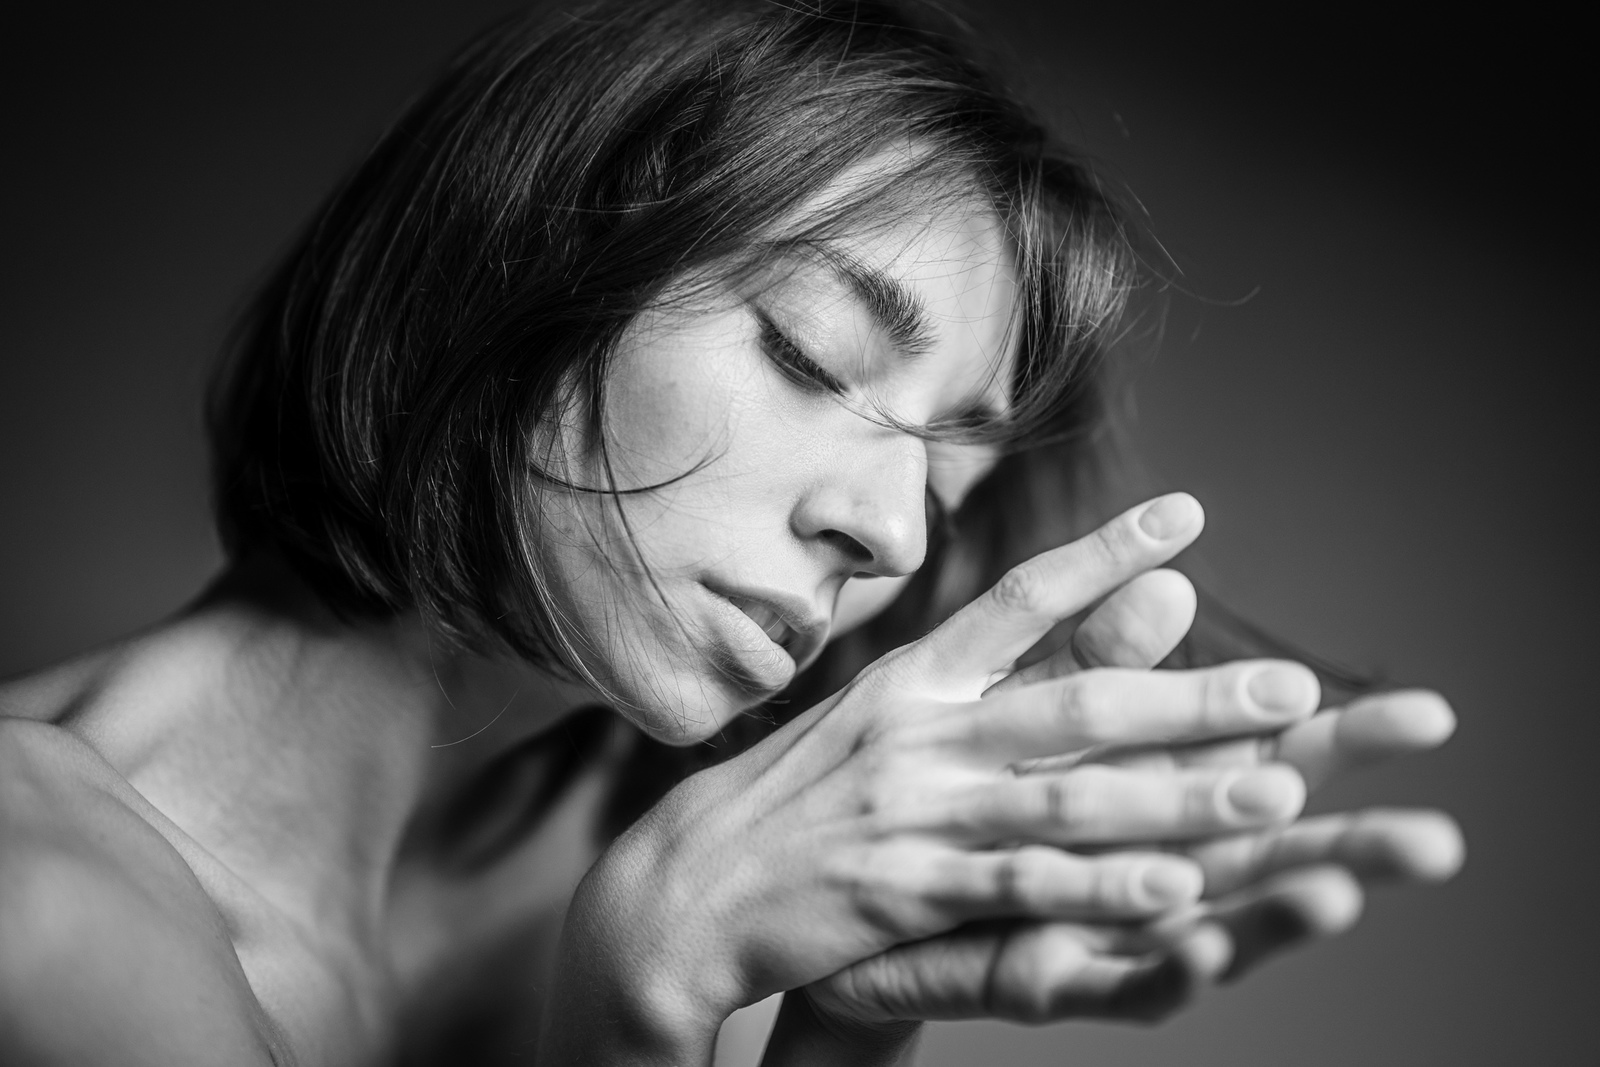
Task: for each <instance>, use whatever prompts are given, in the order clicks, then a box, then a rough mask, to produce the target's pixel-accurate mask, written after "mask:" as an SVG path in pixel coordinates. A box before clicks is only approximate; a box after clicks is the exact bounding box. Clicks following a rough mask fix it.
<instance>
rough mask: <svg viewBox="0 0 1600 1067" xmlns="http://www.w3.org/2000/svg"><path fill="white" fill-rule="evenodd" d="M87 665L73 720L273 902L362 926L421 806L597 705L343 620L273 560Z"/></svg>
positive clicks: (318, 918) (394, 624) (67, 720)
mask: <svg viewBox="0 0 1600 1067" xmlns="http://www.w3.org/2000/svg"><path fill="white" fill-rule="evenodd" d="M82 674H83V678H82V684H81V685H79V686H76V687H75V688H77V689H78V690H79V691H78V692H77V693H76V694H75V697H74V699H72V700H71V701H69V702H67V703H66V704H65V705H64V710H63V712H62V713H61V714H60V715H59V719H60V721H61V724H62V725H63V726H66V727H68V728H69V729H73V730H75V731H76V732H78V733H80V735H82V736H83V737H84V738H85V739H86V740H88V741H89V742H90V743H91V744H92V745H94V746H95V747H96V748H97V749H98V750H99V751H100V752H101V754H102V755H104V756H105V757H106V758H107V759H108V760H109V761H110V762H111V763H112V765H113V766H114V767H116V769H117V770H118V771H119V772H120V773H122V774H123V776H124V777H126V778H127V779H128V781H129V782H131V783H132V784H133V785H134V787H135V788H137V789H138V790H139V791H140V792H141V793H143V794H144V795H145V797H146V798H148V799H149V800H150V801H151V803H152V804H154V805H155V807H156V808H158V809H159V810H161V811H162V812H163V813H164V814H166V815H167V816H168V817H169V818H171V819H172V820H173V821H174V822H175V823H176V824H177V825H178V826H179V827H181V828H182V829H183V830H184V831H185V832H186V833H188V834H189V835H190V836H191V837H193V838H194V839H195V840H196V841H197V843H199V844H200V845H201V846H202V847H204V848H206V849H207V850H209V851H210V852H212V853H213V854H214V855H215V856H216V857H217V858H218V859H219V860H220V861H221V862H222V863H223V864H225V865H226V866H227V867H229V868H230V869H231V870H233V871H234V873H236V874H237V875H239V876H240V878H241V879H243V880H244V881H245V882H247V883H248V884H249V885H251V886H252V887H253V888H254V889H256V890H257V891H258V892H259V893H260V894H261V895H262V896H263V897H265V898H266V899H267V900H269V901H270V902H272V903H273V904H274V905H276V906H277V907H278V908H279V909H280V910H282V911H284V912H285V913H287V914H289V915H292V916H295V917H297V918H299V919H301V920H303V921H307V922H314V923H316V924H318V925H319V926H321V927H323V928H326V924H327V923H329V922H330V921H331V922H337V923H341V924H349V925H348V928H349V929H351V930H352V931H353V932H356V933H357V935H358V936H365V935H369V934H371V935H374V936H375V935H376V931H377V930H378V929H379V928H380V927H379V925H378V924H381V922H382V910H383V901H384V898H385V896H386V892H387V888H388V885H389V880H390V876H391V874H392V871H393V867H394V863H395V859H396V856H397V852H398V850H399V848H400V844H401V839H402V837H403V835H404V833H405V831H406V828H407V826H408V824H409V823H410V822H411V820H412V819H413V817H414V816H415V815H416V814H417V813H418V811H419V810H421V809H422V808H423V807H424V806H426V805H427V804H428V803H430V800H431V799H433V798H437V797H439V796H443V795H448V794H449V792H450V791H452V790H453V789H455V788H458V787H459V785H460V783H461V782H462V781H464V780H465V779H467V778H469V777H470V776H471V775H472V774H473V773H474V772H475V771H476V770H477V769H479V768H481V767H482V766H483V765H484V764H485V763H487V762H488V761H489V760H491V759H493V758H494V756H496V755H497V754H499V753H501V752H503V751H505V750H506V748H507V747H509V746H510V745H512V744H515V743H516V742H517V741H519V740H521V739H523V738H525V737H527V736H528V735H530V734H532V733H534V732H537V731H539V730H541V729H543V728H544V727H545V726H547V725H549V724H550V723H552V722H554V721H555V720H556V719H558V718H560V717H561V716H562V715H564V714H566V713H567V712H568V711H569V710H570V709H571V708H572V707H574V706H576V705H578V704H581V703H587V702H592V696H591V695H590V694H588V693H587V692H586V691H584V690H582V689H580V688H578V687H576V686H572V685H567V684H564V683H561V682H559V681H557V680H555V679H553V678H551V677H549V676H548V675H544V674H540V673H536V672H534V671H531V670H530V669H528V668H527V667H525V666H522V665H520V664H512V663H508V662H502V661H496V660H492V659H488V658H485V657H478V656H471V655H462V654H448V653H445V652H442V651H441V650H439V649H438V648H436V647H435V645H434V643H433V642H431V641H430V640H429V637H428V634H427V632H426V631H425V630H424V628H423V627H422V626H421V625H420V623H418V622H417V621H416V620H415V619H411V618H398V619H391V620H386V621H381V622H363V623H348V622H344V621H341V620H339V619H337V618H335V617H334V616H333V615H332V614H331V613H330V612H328V611H327V609H326V608H324V607H323V606H322V605H321V604H320V602H318V601H317V600H316V598H315V597H313V596H312V595H311V594H310V593H309V591H308V590H306V589H305V588H304V586H303V585H301V583H299V582H298V580H296V579H295V578H294V577H293V576H292V575H291V574H290V573H289V572H288V571H287V570H286V569H285V568H283V567H282V566H281V565H280V564H276V563H274V562H272V561H260V562H255V563H252V564H251V565H249V566H244V567H236V568H234V569H233V570H230V571H229V572H228V573H227V574H225V575H224V576H223V578H222V579H221V580H219V581H218V582H217V583H216V585H215V586H213V587H212V589H211V590H210V591H208V593H207V594H206V595H205V596H204V597H202V598H201V600H200V601H199V602H198V603H197V604H196V605H194V606H193V607H192V608H191V609H190V610H189V611H187V612H185V613H184V614H182V615H181V616H179V617H178V618H177V619H175V620H173V621H171V622H169V623H167V624H164V625H162V626H159V627H157V628H156V629H154V630H152V631H150V632H148V633H146V634H144V635H141V636H140V637H137V638H135V639H133V640H131V641H129V642H128V643H126V644H124V645H122V646H119V647H118V648H116V649H113V650H112V651H111V652H109V653H106V654H103V655H101V656H98V657H94V659H93V663H92V668H91V669H86V670H84V671H83V672H82Z"/></svg>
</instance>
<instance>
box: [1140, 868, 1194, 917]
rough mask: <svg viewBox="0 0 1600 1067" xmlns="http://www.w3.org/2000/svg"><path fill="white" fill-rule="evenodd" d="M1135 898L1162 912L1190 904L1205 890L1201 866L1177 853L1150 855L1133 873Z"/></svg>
mask: <svg viewBox="0 0 1600 1067" xmlns="http://www.w3.org/2000/svg"><path fill="white" fill-rule="evenodd" d="M1134 884H1135V885H1136V886H1137V890H1136V891H1135V893H1134V899H1135V901H1136V902H1138V904H1139V905H1140V906H1141V907H1142V908H1143V910H1146V911H1150V912H1163V911H1168V910H1170V909H1172V908H1181V907H1184V906H1185V905H1189V904H1193V903H1195V902H1196V901H1198V900H1199V899H1200V895H1201V893H1203V892H1204V891H1205V875H1204V873H1202V872H1201V870H1200V866H1199V864H1197V863H1194V862H1193V861H1191V860H1186V859H1182V858H1181V857H1178V856H1163V857H1156V858H1152V859H1150V860H1149V861H1148V862H1146V863H1145V864H1144V865H1143V866H1142V867H1140V868H1139V870H1138V872H1137V873H1136V874H1135V876H1134Z"/></svg>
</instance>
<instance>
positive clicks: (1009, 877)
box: [932, 845, 1205, 923]
mask: <svg viewBox="0 0 1600 1067" xmlns="http://www.w3.org/2000/svg"><path fill="white" fill-rule="evenodd" d="M941 867H942V868H943V869H942V870H941V871H939V872H938V873H937V874H936V875H935V876H934V877H935V879H936V882H935V884H937V885H938V887H939V888H938V889H937V890H936V891H935V893H934V894H933V895H932V896H933V899H934V901H935V902H936V903H937V904H938V905H939V906H940V907H941V908H942V909H943V910H944V911H945V912H946V914H947V915H948V916H949V917H950V919H951V920H952V922H957V923H958V922H967V921H971V920H973V919H980V918H981V919H999V918H1031V919H1081V920H1086V921H1087V920H1102V921H1104V920H1115V919H1141V918H1147V917H1149V916H1152V915H1156V914H1159V913H1161V912H1165V911H1168V910H1170V909H1172V908H1178V907H1186V906H1188V905H1190V904H1193V903H1195V902H1196V901H1198V900H1199V899H1200V891H1201V889H1202V888H1203V887H1204V884H1205V883H1204V881H1203V879H1202V877H1201V874H1200V868H1199V867H1198V865H1196V864H1195V863H1194V862H1192V861H1190V860H1188V859H1185V858H1183V857H1180V856H1175V855H1171V854H1169V853H1165V852H1118V853H1107V854H1105V855H1102V856H1079V855H1074V854H1073V853H1071V852H1063V851H1061V850H1060V849H1055V848H1046V847H1043V846H1038V845H1028V846H1024V847H1022V848H1016V849H1007V850H1004V851H998V852H951V853H947V854H945V855H944V857H943V858H942V862H941Z"/></svg>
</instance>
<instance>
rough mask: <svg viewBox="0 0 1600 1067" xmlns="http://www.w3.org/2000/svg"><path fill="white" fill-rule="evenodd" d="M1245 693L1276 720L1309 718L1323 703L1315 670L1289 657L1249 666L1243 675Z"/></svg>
mask: <svg viewBox="0 0 1600 1067" xmlns="http://www.w3.org/2000/svg"><path fill="white" fill-rule="evenodd" d="M1245 693H1246V695H1247V696H1248V698H1249V700H1250V703H1251V704H1252V705H1253V706H1254V707H1255V708H1256V710H1257V711H1260V712H1262V713H1264V714H1266V715H1267V716H1269V717H1271V718H1272V719H1274V720H1277V721H1282V720H1286V719H1293V720H1299V719H1306V718H1309V717H1310V716H1311V715H1312V714H1313V713H1314V712H1315V711H1316V710H1317V706H1318V705H1319V704H1321V703H1322V683H1321V682H1319V681H1318V680H1317V675H1316V672H1315V671H1313V670H1312V669H1311V668H1310V667H1307V666H1306V665H1305V664H1303V663H1295V662H1293V661H1291V660H1274V661H1270V662H1267V663H1263V664H1261V665H1260V666H1259V667H1256V668H1255V669H1253V670H1251V671H1250V673H1249V674H1248V675H1246V676H1245Z"/></svg>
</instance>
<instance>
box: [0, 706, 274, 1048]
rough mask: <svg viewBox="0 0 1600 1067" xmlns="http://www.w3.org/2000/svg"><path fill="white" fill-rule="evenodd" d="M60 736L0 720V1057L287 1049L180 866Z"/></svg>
mask: <svg viewBox="0 0 1600 1067" xmlns="http://www.w3.org/2000/svg"><path fill="white" fill-rule="evenodd" d="M75 748H76V742H74V741H73V740H72V739H70V738H69V737H67V736H66V735H65V734H63V733H62V732H61V731H59V730H56V729H55V728H54V727H48V726H44V725H41V724H37V723H23V722H20V721H19V720H0V1062H4V1063H7V1064H18V1065H24V1064H26V1065H34V1064H38V1065H44V1064H52V1065H53V1064H62V1065H67V1064H71V1065H74V1067H95V1065H100V1064H106V1065H111V1064H116V1065H118V1067H121V1065H135V1064H151V1065H155V1064H163V1065H173V1067H181V1065H188V1064H193V1065H196V1067H199V1065H214V1064H218V1063H228V1064H240V1065H243V1067H267V1065H273V1064H276V1065H280V1067H281V1065H283V1064H287V1063H291V1062H292V1059H291V1057H290V1056H289V1054H288V1052H287V1049H286V1048H284V1046H283V1045H282V1043H281V1041H279V1040H278V1039H277V1038H276V1035H275V1033H274V1030H273V1027H272V1024H271V1022H270V1020H268V1018H267V1016H266V1014H265V1013H264V1012H263V1011H262V1010H261V1007H260V1005H259V1004H258V1003H257V1001H256V999H255V996H254V995H253V993H252V992H251V989H250V985H249V983H248V981H247V980H246V978H245V975H244V972H243V970H242V968H241V967H240V965H239V961H238V958H237V957H236V956H235V954H234V950H233V946H232V943H231V942H230V940H229V938H228V936H227V931H226V929H225V927H224V925H223V921H222V918H221V916H220V914H218V912H217V910H216V908H215V907H214V906H213V904H212V903H211V901H210V899H209V898H208V897H207V896H206V895H205V893H204V891H203V890H202V889H201V888H200V886H199V884H198V883H197V882H196V881H195V879H194V876H193V874H192V873H191V872H190V871H189V869H188V867H187V865H185V864H184V863H183V860H182V859H181V858H180V857H179V856H178V855H177V854H176V853H175V852H173V850H172V849H171V847H170V846H169V845H168V844H167V843H166V841H165V840H163V839H162V838H161V836H160V835H159V834H157V833H156V832H155V831H154V830H153V829H152V828H151V827H150V826H149V825H148V824H147V823H145V822H144V821H143V820H142V819H140V818H139V817H138V816H137V815H135V814H134V813H133V812H132V811H130V810H129V809H128V808H127V807H126V806H125V805H123V804H121V803H120V802H119V801H118V800H117V798H116V797H115V796H113V795H111V794H110V793H109V792H106V791H104V790H101V789H98V788H96V787H95V784H94V782H93V776H92V770H90V771H89V773H88V774H86V773H85V772H86V769H88V768H87V767H86V763H87V761H85V760H84V759H82V757H81V754H80V753H79V752H77V751H75Z"/></svg>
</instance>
